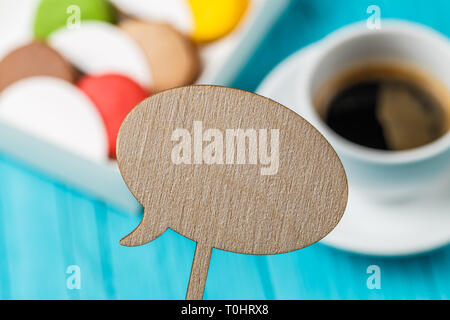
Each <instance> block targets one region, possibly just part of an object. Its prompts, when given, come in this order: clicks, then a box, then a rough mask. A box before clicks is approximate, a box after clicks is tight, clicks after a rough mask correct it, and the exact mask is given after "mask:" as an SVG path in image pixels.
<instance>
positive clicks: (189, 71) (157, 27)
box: [119, 20, 200, 92]
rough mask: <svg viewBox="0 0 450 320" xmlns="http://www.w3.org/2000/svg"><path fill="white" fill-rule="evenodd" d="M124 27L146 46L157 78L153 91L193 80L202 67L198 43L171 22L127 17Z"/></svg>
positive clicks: (153, 74)
mask: <svg viewBox="0 0 450 320" xmlns="http://www.w3.org/2000/svg"><path fill="white" fill-rule="evenodd" d="M119 26H120V28H121V29H122V30H124V31H125V32H126V33H127V34H128V35H129V36H131V37H132V38H133V39H134V40H135V41H136V42H137V43H138V44H139V45H140V47H141V48H142V49H143V51H144V52H145V55H146V57H147V61H148V64H149V67H150V71H151V75H152V79H153V88H152V89H153V91H154V92H158V91H162V90H166V89H170V88H175V87H180V86H184V85H188V84H192V83H193V82H194V81H195V80H196V78H197V76H198V74H199V71H200V57H199V52H198V49H197V47H196V46H195V44H194V43H192V42H191V41H190V40H189V39H188V38H187V37H186V36H184V35H182V34H181V33H180V32H178V31H177V30H175V29H174V28H172V27H171V26H169V25H167V24H160V23H152V22H144V21H136V20H126V21H124V22H122V23H121V24H120V25H119Z"/></svg>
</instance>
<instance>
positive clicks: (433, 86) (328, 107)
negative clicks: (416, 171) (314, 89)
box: [316, 66, 450, 150]
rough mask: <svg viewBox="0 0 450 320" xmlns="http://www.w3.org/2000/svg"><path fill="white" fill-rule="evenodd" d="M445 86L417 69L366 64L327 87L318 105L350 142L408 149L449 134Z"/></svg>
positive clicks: (448, 108) (449, 117)
mask: <svg viewBox="0 0 450 320" xmlns="http://www.w3.org/2000/svg"><path fill="white" fill-rule="evenodd" d="M443 88H445V87H443V86H441V85H440V84H439V85H438V84H437V82H436V81H435V80H431V79H430V78H429V77H426V76H425V75H423V74H419V73H417V71H414V72H412V71H408V70H407V69H405V68H400V67H395V66H370V67H364V68H358V69H355V70H353V71H351V72H348V73H346V74H344V75H342V76H340V77H338V78H336V79H335V80H333V81H331V82H330V83H328V84H327V85H325V86H324V88H322V90H320V92H319V95H318V97H317V99H316V107H317V108H318V109H319V113H320V114H321V116H322V118H323V119H324V120H325V122H326V123H327V125H328V126H329V127H330V128H331V129H333V130H334V131H335V132H336V133H338V134H339V135H341V136H342V137H344V138H346V139H348V140H350V141H352V142H354V143H357V144H360V145H363V146H366V147H370V148H375V149H381V150H407V149H413V148H416V147H420V146H423V145H426V144H429V143H431V142H433V141H435V140H437V139H439V138H440V137H442V136H443V135H444V134H445V133H447V132H448V130H449V122H450V121H449V119H450V116H449V114H450V111H449V110H450V107H449V105H450V101H449V100H448V97H449V96H448V92H444V91H446V89H443Z"/></svg>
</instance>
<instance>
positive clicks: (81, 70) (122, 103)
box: [0, 0, 249, 161]
mask: <svg viewBox="0 0 450 320" xmlns="http://www.w3.org/2000/svg"><path fill="white" fill-rule="evenodd" d="M8 1H17V0H8ZM21 1H22V0H21ZM26 1H28V3H30V8H32V9H30V12H32V14H30V16H32V22H31V23H30V24H29V26H30V28H31V30H30V31H31V32H30V38H29V39H27V40H28V41H27V42H25V41H22V42H23V43H22V44H21V45H20V46H16V47H15V48H14V49H12V50H10V51H9V52H8V53H6V54H3V57H2V59H1V61H0V120H5V121H7V122H8V123H13V124H14V125H15V126H17V127H20V128H21V129H23V130H25V131H28V132H29V133H32V134H34V135H37V136H39V137H41V138H44V139H45V140H47V141H49V142H51V143H54V144H57V145H59V146H60V147H63V148H65V149H69V150H70V151H74V152H78V153H81V154H83V155H85V156H87V157H89V158H91V159H94V160H99V161H102V160H106V159H108V158H110V159H114V158H115V153H116V150H115V146H116V138H117V134H118V130H119V127H120V125H121V123H122V121H123V120H124V118H125V116H126V115H127V114H128V113H129V112H130V111H131V109H132V108H133V107H134V106H136V105H137V104H138V103H139V102H140V101H142V100H143V99H145V98H146V97H148V96H149V95H151V94H153V93H155V92H159V91H162V90H166V89H169V88H173V87H178V86H183V85H188V84H191V83H193V82H194V81H195V80H196V78H197V76H198V74H199V72H200V69H201V58H200V55H199V51H198V50H199V47H201V46H202V45H203V44H205V43H209V42H211V41H215V40H217V39H219V38H221V37H223V36H225V35H226V34H228V33H229V32H231V31H232V30H233V29H234V28H235V27H236V26H237V25H238V23H239V21H240V20H241V18H242V16H243V15H244V13H245V11H246V9H247V6H248V1H249V0H164V1H161V0H145V1H143V0H111V1H110V2H109V1H107V0H26ZM1 41H2V40H1V39H0V42H1ZM0 49H1V44H0ZM0 58H1V50H0Z"/></svg>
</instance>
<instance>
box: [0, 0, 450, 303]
mask: <svg viewBox="0 0 450 320" xmlns="http://www.w3.org/2000/svg"><path fill="white" fill-rule="evenodd" d="M369 4H374V3H373V2H372V1H366V0H298V1H293V2H292V5H291V6H290V7H289V9H288V10H287V12H286V13H285V14H284V17H283V18H282V20H280V21H279V22H278V23H277V25H276V26H275V28H274V29H273V31H272V32H271V33H270V34H269V35H268V37H267V38H266V40H265V42H264V43H263V44H262V46H261V47H260V49H259V50H258V52H257V53H256V54H255V56H254V57H253V58H252V60H251V61H250V63H249V64H248V65H247V66H246V68H245V69H244V70H243V72H242V74H241V75H240V76H239V78H238V79H237V80H236V81H235V83H234V86H236V87H239V88H244V89H249V90H253V89H254V88H256V86H257V85H258V83H259V82H260V81H261V80H262V78H263V77H264V75H265V74H267V73H268V72H269V71H270V69H271V68H273V66H275V64H277V63H278V62H279V61H281V60H282V59H283V58H284V57H286V56H287V55H288V54H290V53H292V52H294V51H295V50H297V49H299V48H302V47H304V46H305V45H307V44H309V43H311V42H313V41H316V40H317V39H319V38H321V37H323V36H324V35H325V34H327V33H329V32H331V31H332V30H334V29H336V28H338V27H340V26H342V25H345V24H348V23H350V22H354V21H358V20H363V19H366V18H367V15H366V13H365V9H366V8H367V6H368V5H369ZM376 4H378V5H379V6H380V7H381V9H382V16H383V17H400V18H405V19H410V20H414V21H418V22H422V23H425V24H428V25H430V26H432V27H434V28H436V29H437V30H440V31H441V32H443V33H445V34H447V35H450V21H449V19H448V14H445V13H446V12H449V10H450V1H448V0H434V1H432V2H430V1H425V0H415V1H412V0H409V1H406V0H405V1H404V0H389V1H387V0H384V1H382V0H379V1H377V3H376ZM139 221H140V217H138V216H132V215H130V214H128V213H126V212H120V211H117V210H115V209H114V208H110V207H109V206H108V205H107V204H105V203H102V202H100V201H97V200H96V199H93V198H91V197H90V196H88V195H85V194H83V193H80V192H78V191H76V190H72V189H71V188H70V186H64V185H62V184H60V183H59V182H55V181H52V180H51V179H48V178H47V177H44V176H41V175H40V174H39V173H36V172H34V171H32V170H30V169H28V168H26V167H24V166H22V165H21V164H19V163H16V162H15V161H13V160H11V159H9V158H8V157H7V156H4V155H0V299H32V298H39V299H46V298H48V299H105V298H106V299H182V298H184V295H185V292H186V288H187V283H188V279H189V273H190V268H191V263H192V258H193V254H194V248H195V243H194V242H192V241H190V240H188V239H186V238H184V237H182V236H180V235H178V234H176V233H175V232H173V231H170V230H169V231H168V232H166V233H165V234H164V235H163V236H161V237H160V238H158V239H157V240H155V241H154V242H152V243H150V244H147V245H145V246H142V247H137V248H126V247H122V246H120V245H119V242H118V241H119V240H120V238H122V237H123V236H124V235H126V234H128V233H129V232H130V231H131V230H133V229H134V227H136V226H137V225H138V223H139ZM72 264H75V265H79V266H80V268H81V276H82V278H81V279H82V280H81V281H82V282H81V283H82V287H81V290H69V289H67V287H66V279H67V277H68V275H67V274H66V273H65V271H66V268H67V266H69V265H72ZM369 265H378V266H379V267H380V269H381V289H380V290H370V289H368V288H367V285H366V281H367V278H368V277H369V276H370V275H369V274H367V273H366V269H367V267H368V266H369ZM449 270H450V247H447V248H444V249H442V250H439V251H436V252H432V253H429V254H426V255H422V256H418V257H407V258H401V259H400V258H391V259H383V258H377V257H368V256H363V255H355V254H350V253H346V252H343V251H339V250H335V249H332V248H329V247H326V246H324V245H321V244H318V245H314V246H311V247H309V248H307V249H304V250H301V251H296V252H292V253H289V254H284V255H276V256H245V255H239V254H233V253H228V252H223V251H220V250H214V251H213V255H212V259H211V266H210V272H209V276H208V280H207V283H206V293H205V298H207V299H417V298H422V299H449V297H450V271H449Z"/></svg>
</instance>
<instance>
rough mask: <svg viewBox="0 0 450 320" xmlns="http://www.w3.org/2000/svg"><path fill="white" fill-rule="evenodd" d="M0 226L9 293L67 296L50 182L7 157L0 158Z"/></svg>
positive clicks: (32, 296) (12, 295)
mask: <svg viewBox="0 0 450 320" xmlns="http://www.w3.org/2000/svg"><path fill="white" fill-rule="evenodd" d="M0 163H1V167H0V172H1V173H0V176H1V182H0V183H1V186H0V190H1V200H0V202H1V203H2V207H1V210H2V211H1V213H0V214H1V215H2V218H1V220H2V224H3V226H2V230H3V232H4V238H5V239H6V246H5V247H3V248H2V251H1V263H2V264H3V263H6V264H8V271H7V272H8V273H7V274H4V275H3V274H2V275H1V279H2V283H3V282H4V281H5V280H4V279H5V278H6V277H8V280H7V281H8V282H9V285H8V286H9V297H10V298H14V299H47V298H61V299H64V298H67V292H66V284H65V265H64V261H63V248H62V246H61V242H60V241H59V235H60V234H59V226H58V222H57V221H58V216H57V215H58V212H57V210H56V204H57V202H56V199H55V197H54V195H53V187H52V185H51V184H48V183H44V182H43V181H42V180H41V179H40V178H38V177H36V176H34V175H30V174H29V173H28V172H27V171H24V170H22V169H21V168H20V167H17V166H15V165H14V164H12V163H11V162H9V161H6V162H5V161H4V159H3V158H2V159H1V160H0Z"/></svg>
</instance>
